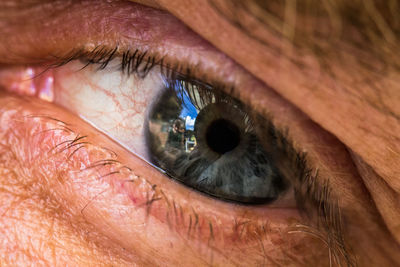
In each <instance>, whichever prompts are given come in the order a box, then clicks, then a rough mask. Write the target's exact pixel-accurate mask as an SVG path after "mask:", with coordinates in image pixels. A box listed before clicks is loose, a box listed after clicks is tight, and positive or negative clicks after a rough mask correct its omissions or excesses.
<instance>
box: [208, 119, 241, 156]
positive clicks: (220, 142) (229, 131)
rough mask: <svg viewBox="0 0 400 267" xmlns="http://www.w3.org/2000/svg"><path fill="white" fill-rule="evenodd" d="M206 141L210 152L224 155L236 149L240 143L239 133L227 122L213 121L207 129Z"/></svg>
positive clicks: (221, 120) (233, 125)
mask: <svg viewBox="0 0 400 267" xmlns="http://www.w3.org/2000/svg"><path fill="white" fill-rule="evenodd" d="M206 141H207V145H208V146H209V147H210V149H211V150H213V151H215V152H217V153H219V154H224V153H226V152H229V151H231V150H233V149H234V148H235V147H237V145H238V144H239V142H240V131H239V129H238V127H237V126H236V125H235V124H233V123H231V122H230V121H228V120H224V119H219V120H215V121H213V122H212V123H211V124H210V126H209V127H208V129H207V132H206Z"/></svg>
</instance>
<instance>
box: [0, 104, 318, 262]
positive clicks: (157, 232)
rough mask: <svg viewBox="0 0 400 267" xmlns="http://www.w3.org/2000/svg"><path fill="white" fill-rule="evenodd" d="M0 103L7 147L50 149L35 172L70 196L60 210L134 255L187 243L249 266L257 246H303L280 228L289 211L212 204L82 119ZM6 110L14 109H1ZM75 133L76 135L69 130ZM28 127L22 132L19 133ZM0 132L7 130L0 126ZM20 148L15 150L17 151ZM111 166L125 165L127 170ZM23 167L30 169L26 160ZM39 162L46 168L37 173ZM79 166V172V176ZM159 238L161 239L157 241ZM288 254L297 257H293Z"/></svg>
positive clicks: (290, 219)
mask: <svg viewBox="0 0 400 267" xmlns="http://www.w3.org/2000/svg"><path fill="white" fill-rule="evenodd" d="M0 101H1V102H3V103H8V104H7V105H2V106H5V107H6V108H5V109H3V110H2V112H1V114H2V122H1V125H3V127H4V126H6V125H7V126H8V127H10V126H11V125H12V126H14V127H13V129H25V130H24V131H13V132H12V134H16V135H17V136H13V137H11V136H8V137H9V139H8V140H11V139H12V138H15V140H19V141H18V144H17V143H16V144H15V145H14V146H15V148H14V149H17V150H18V146H19V145H20V146H23V145H24V144H30V145H29V149H30V151H29V157H32V155H40V156H39V157H38V158H40V159H42V157H43V155H51V156H52V157H54V156H53V154H50V153H47V154H46V152H45V151H50V150H51V151H53V153H54V152H55V151H57V152H56V153H55V154H54V155H55V157H59V160H58V161H56V160H55V159H54V158H50V159H51V160H50V159H49V160H47V159H46V157H44V158H43V161H39V162H42V163H43V164H42V165H41V166H40V167H41V169H40V170H36V171H39V172H36V173H41V172H43V173H46V178H50V177H51V178H54V177H57V179H46V180H43V181H42V182H45V183H47V188H52V189H53V190H55V193H56V195H57V196H58V197H61V198H65V199H74V201H73V203H71V202H70V201H69V202H67V203H68V205H70V206H68V207H64V208H66V209H73V210H74V212H75V213H77V214H79V213H81V214H82V215H83V216H84V217H85V218H86V219H87V220H89V221H90V222H92V223H94V224H95V225H97V226H98V227H97V228H98V229H100V231H104V232H103V234H105V235H107V236H111V238H113V239H114V240H116V241H117V242H118V243H119V244H122V246H124V247H127V248H131V250H132V251H137V249H138V248H137V247H135V246H137V245H138V244H143V243H145V244H147V245H148V246H150V247H151V249H156V250H158V251H162V252H164V253H166V255H168V253H176V251H178V250H179V247H181V249H184V248H185V247H186V246H187V245H188V244H189V247H191V248H192V249H193V251H194V252H195V253H194V254H195V255H197V256H199V255H201V257H203V258H208V257H209V253H210V248H212V249H211V250H216V251H220V252H221V251H230V252H231V253H233V252H235V253H236V254H234V255H233V254H232V258H231V259H229V261H230V260H232V261H233V262H234V261H236V260H239V259H240V257H239V256H240V255H241V256H242V257H243V254H241V253H247V254H248V253H251V254H252V255H253V254H254V257H253V258H251V260H253V263H256V262H257V261H261V260H263V254H262V253H261V251H262V247H263V249H266V248H268V249H273V250H274V251H276V252H275V256H274V257H276V258H277V259H279V258H280V257H284V256H283V254H281V253H282V251H291V253H294V254H296V253H298V251H296V249H295V248H296V246H297V245H298V244H299V243H300V242H304V236H302V237H301V238H300V237H299V236H296V235H291V234H288V231H289V228H288V227H289V226H290V225H293V224H295V223H298V222H299V217H298V214H297V211H296V210H294V209H287V210H285V209H267V208H263V207H257V208H251V209H250V208H248V207H242V206H235V205H232V204H227V203H218V202H217V201H216V200H212V199H208V198H206V197H204V196H201V195H198V194H197V193H193V192H192V191H189V190H188V189H187V188H183V187H182V186H181V185H178V184H176V183H174V182H173V181H171V180H169V179H166V178H165V177H163V176H162V175H161V174H160V173H158V171H156V170H154V169H152V168H150V167H149V166H147V165H146V163H145V162H143V161H141V160H139V159H137V158H134V157H132V155H131V154H129V153H128V152H126V151H125V150H123V149H121V148H119V147H118V146H117V145H115V144H113V143H112V142H109V141H107V139H106V138H105V137H103V136H101V135H98V134H96V132H95V131H94V130H93V129H91V127H90V126H87V125H85V123H83V122H82V123H79V124H78V123H77V120H76V119H74V118H73V117H71V115H70V114H68V113H66V112H65V111H63V110H60V109H58V108H56V107H53V106H52V105H51V104H47V103H34V101H32V102H31V103H30V102H29V101H26V100H23V99H17V98H14V97H5V96H2V97H1V100H0ZM7 107H18V108H17V109H14V110H12V109H10V110H8V111H7ZM11 114H12V115H11ZM43 115H45V116H43ZM17 118H18V119H17ZM51 118H57V119H62V120H63V121H65V122H69V121H73V122H74V124H73V125H70V124H68V125H65V124H63V123H61V122H59V121H56V120H52V119H51ZM75 128H77V129H79V130H76V131H75V130H74V129H75ZM7 129H10V128H7ZM28 129H29V132H30V134H29V135H26V133H27V131H28ZM59 129H63V130H59ZM2 132H3V133H5V132H7V130H6V129H4V128H3V130H2ZM76 133H80V134H79V135H77V134H76ZM9 134H11V132H9ZM86 135H87V137H84V138H80V137H83V136H86ZM74 140H75V141H74ZM63 142H65V143H63ZM34 144H37V145H38V146H35V145H34ZM60 144H61V145H60ZM92 144H98V146H94V145H92ZM101 144H104V146H106V147H107V148H108V149H106V148H103V147H102V146H101ZM64 148H65V149H64ZM109 148H111V149H112V150H109ZM26 149H27V148H26V147H25V148H24V147H20V148H19V150H20V151H26ZM60 151H62V152H60ZM112 151H115V152H117V154H118V156H116V154H115V153H114V152H112ZM20 156H23V154H21V155H20ZM25 156H28V155H25ZM38 158H37V159H38ZM37 159H36V160H37ZM107 159H111V160H109V161H107ZM31 160H32V158H31ZM114 160H115V161H114ZM118 162H129V166H130V167H131V168H132V170H131V169H130V168H127V167H124V166H125V165H123V164H120V163H118ZM29 163H30V166H35V165H34V164H32V163H33V162H29ZM44 163H46V164H47V168H44V166H45V164H44ZM88 167H90V168H88ZM84 168H86V169H87V170H86V171H82V169H84ZM31 171H32V170H31ZM117 172H118V173H117ZM89 173H90V174H91V175H89ZM144 177H146V178H144ZM132 180H134V182H132ZM150 181H151V182H150ZM149 232H151V233H152V234H149ZM160 236H163V237H164V238H161V239H160V238H159V237H160ZM271 238H272V239H271ZM132 240H135V242H132ZM137 240H141V242H137ZM260 241H261V244H262V247H261V246H260ZM170 242H172V243H173V244H174V247H173V248H170V246H169V245H170ZM271 242H272V243H271ZM315 242H316V241H315V240H314V241H312V242H311V244H313V243H315ZM319 242H320V241H318V242H317V243H319ZM308 246H309V244H308ZM297 249H298V248H297ZM173 251H175V252H173ZM224 253H225V252H224ZM224 253H223V254H224ZM238 255H239V256H238ZM257 255H258V256H257ZM233 256H234V257H239V258H237V259H236V258H234V257H233ZM296 257H301V253H300V254H299V255H296ZM303 257H305V256H304V255H303ZM214 260H221V262H224V260H227V259H224V257H222V254H221V255H219V254H218V253H216V254H215V255H214Z"/></svg>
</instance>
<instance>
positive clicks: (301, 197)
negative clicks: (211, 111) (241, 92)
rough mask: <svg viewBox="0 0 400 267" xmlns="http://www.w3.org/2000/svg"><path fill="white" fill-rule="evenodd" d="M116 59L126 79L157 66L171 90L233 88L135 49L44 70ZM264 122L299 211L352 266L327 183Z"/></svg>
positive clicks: (78, 53) (92, 53)
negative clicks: (288, 171) (288, 172)
mask: <svg viewBox="0 0 400 267" xmlns="http://www.w3.org/2000/svg"><path fill="white" fill-rule="evenodd" d="M117 57H120V58H121V63H120V70H121V72H122V73H124V74H126V75H128V76H129V75H132V74H133V75H137V76H138V77H139V78H142V79H143V78H145V77H146V75H147V74H148V73H149V72H150V71H151V69H152V68H153V67H155V66H159V67H160V69H161V73H162V75H163V76H164V77H166V80H165V81H166V83H167V84H166V86H170V87H171V88H174V87H175V86H176V84H175V82H176V81H180V82H183V83H184V85H183V86H184V87H185V86H186V87H187V85H192V86H193V85H196V86H200V87H201V86H205V87H209V88H213V89H214V90H216V91H219V90H221V91H224V92H227V93H228V94H232V92H234V91H235V90H234V87H233V86H227V85H226V84H224V83H221V82H218V81H211V80H209V79H208V76H207V75H194V73H198V70H197V69H195V68H194V67H193V66H186V65H183V64H180V63H177V62H174V63H173V64H171V63H170V61H167V59H166V57H161V56H158V55H153V54H150V53H148V51H141V50H139V49H135V50H127V51H124V52H122V53H121V52H120V51H119V47H118V46H116V47H114V48H109V47H106V46H97V47H95V48H94V49H92V50H89V51H88V50H86V49H79V50H74V51H72V52H70V53H68V54H67V56H65V57H63V58H57V59H56V62H55V63H53V64H51V65H49V66H48V68H47V69H50V68H56V67H61V66H63V65H65V64H67V63H69V62H71V61H73V60H81V61H82V62H83V63H84V64H85V65H84V67H83V68H86V67H87V66H89V65H98V69H99V70H103V69H105V68H106V67H107V66H108V64H109V63H110V62H111V61H112V60H113V59H115V58H117ZM83 68H82V69H83ZM264 121H266V122H267V126H266V127H265V128H264V129H263V132H267V133H268V136H269V137H270V138H271V137H272V138H273V141H271V142H272V143H274V145H275V146H278V150H279V151H283V154H284V155H285V159H286V160H289V161H290V166H293V167H294V169H295V170H296V175H295V176H296V177H295V179H291V182H292V183H293V182H295V184H297V186H294V190H295V198H296V203H297V205H298V206H299V210H300V211H301V213H302V214H303V215H306V217H308V218H309V219H310V221H313V222H314V223H315V224H316V225H315V227H316V228H317V229H318V231H323V232H325V233H326V236H327V237H325V238H326V239H327V240H326V241H327V242H328V245H329V246H330V247H331V246H332V247H331V248H332V249H333V252H336V253H334V254H336V255H340V254H341V255H343V256H344V258H345V259H346V261H347V263H348V266H352V264H351V262H352V260H351V258H350V256H349V254H348V253H347V249H346V246H345V244H344V240H343V237H342V229H341V216H340V208H339V206H338V203H337V201H336V200H334V197H333V196H332V194H331V187H330V186H329V181H327V182H324V183H323V184H321V183H317V181H318V178H317V177H318V170H313V169H311V168H309V167H308V165H309V164H308V162H307V157H306V153H300V152H298V151H297V150H296V149H295V148H294V146H293V142H292V141H291V140H290V138H289V135H288V131H287V130H285V131H281V130H279V129H277V128H276V127H275V126H274V125H273V123H272V120H270V119H268V118H267V119H266V118H264ZM313 173H314V175H313ZM310 206H311V208H310ZM315 210H316V211H315ZM313 213H314V214H313ZM315 213H316V214H315ZM315 217H316V218H315ZM315 219H316V221H315ZM299 229H300V230H299ZM299 229H297V231H301V232H304V233H309V234H312V235H318V232H317V231H315V230H312V228H310V227H308V226H305V225H304V226H303V225H299Z"/></svg>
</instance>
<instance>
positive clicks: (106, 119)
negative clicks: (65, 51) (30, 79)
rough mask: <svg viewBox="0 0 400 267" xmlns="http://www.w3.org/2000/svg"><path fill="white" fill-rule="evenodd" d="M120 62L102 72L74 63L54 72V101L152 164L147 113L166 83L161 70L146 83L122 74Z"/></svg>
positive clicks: (95, 67) (117, 61) (152, 71)
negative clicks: (146, 139)
mask: <svg viewBox="0 0 400 267" xmlns="http://www.w3.org/2000/svg"><path fill="white" fill-rule="evenodd" d="M120 62H121V61H120V59H114V60H112V61H111V62H110V63H109V64H108V66H107V67H106V68H105V69H103V70H99V69H98V65H89V66H87V67H86V68H84V69H82V67H83V66H84V64H83V63H81V62H79V61H72V62H70V63H68V64H66V65H64V66H62V67H60V68H58V69H56V70H55V71H54V95H55V96H54V101H55V103H57V104H58V105H61V106H63V107H65V108H67V109H69V110H71V111H72V112H74V113H76V114H78V115H79V116H80V117H81V118H83V119H84V120H86V121H87V122H89V123H90V124H91V125H93V126H94V127H95V128H97V129H99V130H100V131H102V132H103V133H104V134H106V135H108V136H109V137H110V138H112V139H114V140H115V141H117V142H118V143H119V144H121V145H122V146H124V147H125V148H127V149H128V150H130V151H131V152H133V153H135V154H137V155H139V156H141V157H142V158H144V159H145V160H148V156H147V148H146V143H145V136H144V130H145V122H146V116H147V110H148V109H149V107H150V105H151V103H152V102H153V101H154V100H155V99H156V97H157V95H159V94H160V93H161V92H162V90H164V89H165V83H164V80H163V77H162V75H161V72H160V68H159V67H154V68H153V69H152V70H151V71H150V72H149V73H148V75H147V76H146V77H145V78H144V79H142V78H139V77H138V76H137V75H134V74H133V75H129V76H128V75H126V74H123V73H122V71H121V70H120Z"/></svg>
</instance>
